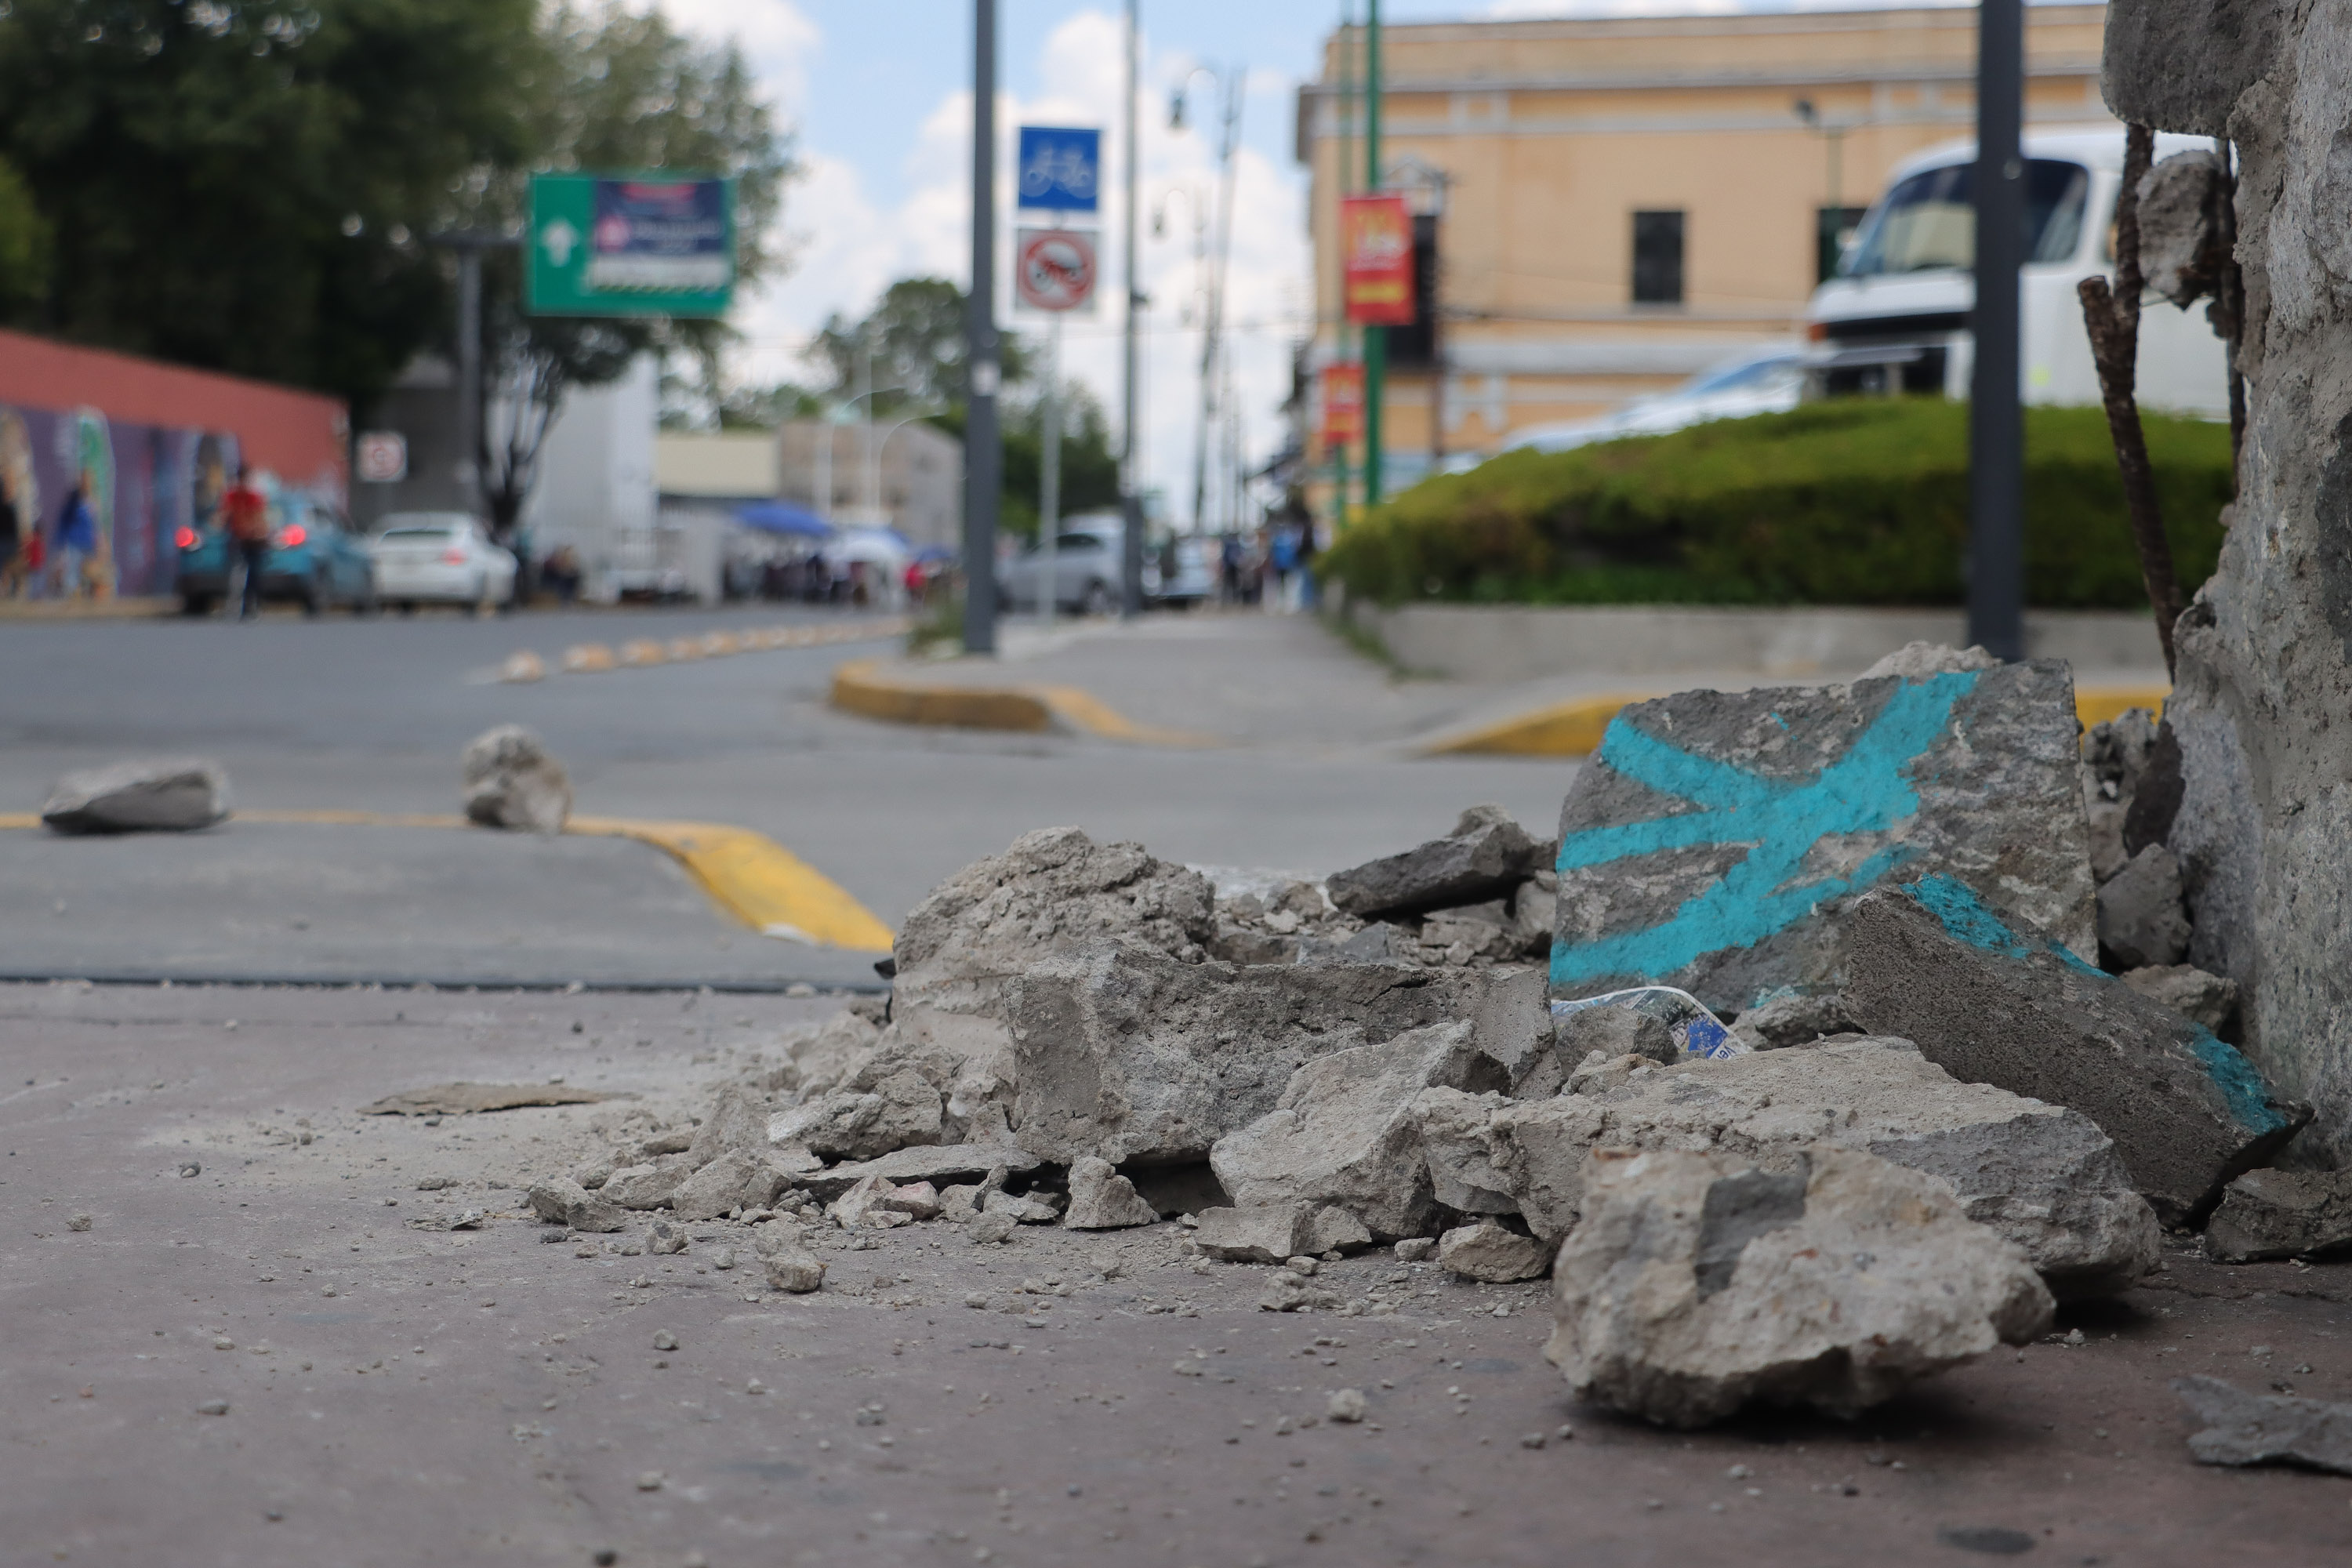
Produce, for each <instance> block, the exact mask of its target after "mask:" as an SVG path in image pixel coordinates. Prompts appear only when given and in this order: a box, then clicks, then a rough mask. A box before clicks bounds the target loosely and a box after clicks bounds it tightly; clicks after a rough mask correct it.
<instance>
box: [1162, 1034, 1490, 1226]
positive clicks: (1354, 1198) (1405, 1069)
mask: <svg viewBox="0 0 2352 1568" xmlns="http://www.w3.org/2000/svg"><path fill="white" fill-rule="evenodd" d="M1472 1033H1473V1031H1472V1028H1471V1026H1470V1024H1469V1023H1468V1022H1466V1021H1465V1022H1463V1023H1459V1024H1441V1025H1432V1026H1429V1027H1427V1028H1422V1029H1413V1030H1410V1031H1408V1032H1406V1033H1404V1034H1402V1035H1398V1036H1397V1037H1394V1038H1392V1039H1390V1040H1387V1041H1384V1042H1382V1043H1381V1044H1380V1045H1377V1046H1357V1047H1351V1048H1349V1049H1347V1050H1342V1051H1334V1052H1333V1053H1331V1054H1330V1055H1328V1056H1326V1057H1321V1058H1317V1059H1316V1060H1314V1061H1311V1062H1308V1063H1307V1064H1306V1065H1305V1066H1303V1067H1301V1068H1299V1069H1298V1070H1297V1072H1295V1073H1293V1074H1292V1075H1291V1078H1290V1081H1289V1082H1288V1083H1287V1084H1286V1085H1285V1086H1284V1088H1283V1091H1282V1095H1281V1098H1280V1100H1278V1101H1277V1102H1276V1106H1275V1108H1274V1109H1273V1110H1269V1111H1267V1112H1266V1114H1265V1116H1263V1117H1261V1118H1259V1119H1258V1120H1257V1121H1253V1122H1251V1123H1250V1124H1249V1125H1248V1126H1246V1127H1244V1128H1241V1129H1239V1130H1237V1131H1233V1132H1229V1133H1227V1134H1226V1135H1225V1136H1224V1137H1223V1138H1221V1139H1219V1140H1218V1141H1217V1143H1216V1145H1215V1147H1214V1148H1213V1149H1211V1150H1210V1151H1209V1164H1210V1167H1211V1168H1212V1169H1213V1170H1214V1171H1215V1172H1216V1173H1217V1180H1218V1182H1219V1183H1220V1184H1222V1185H1223V1187H1224V1189H1225V1191H1227V1192H1229V1193H1231V1194H1233V1195H1234V1203H1235V1204H1236V1205H1240V1206H1241V1207H1242V1208H1244V1209H1250V1208H1265V1207H1271V1206H1274V1205H1281V1204H1288V1203H1294V1202H1297V1203H1307V1204H1336V1205H1339V1207H1341V1208H1344V1209H1346V1210H1347V1211H1348V1212H1349V1213H1350V1214H1352V1215H1355V1216H1356V1217H1357V1218H1358V1219H1360V1220H1361V1221H1362V1222H1363V1223H1364V1225H1365V1226H1366V1227H1367V1228H1369V1229H1370V1231H1371V1233H1372V1235H1373V1236H1374V1237H1381V1238H1382V1239H1390V1238H1393V1237H1400V1236H1418V1235H1420V1234H1421V1233H1422V1230H1423V1227H1424V1226H1426V1225H1427V1223H1428V1221H1429V1218H1430V1214H1431V1205H1432V1203H1433V1198H1432V1195H1431V1184H1430V1177H1429V1171H1428V1167H1427V1164H1426V1163H1425V1162H1424V1161H1423V1157H1422V1150H1421V1138H1420V1132H1419V1128H1418V1126H1417V1124H1416V1122H1415V1120H1414V1116H1413V1100H1414V1099H1415V1097H1417V1096H1418V1095H1419V1094H1420V1093H1421V1091H1422V1090H1423V1089H1430V1088H1435V1087H1444V1088H1448V1089H1476V1088H1485V1087H1487V1086H1488V1085H1491V1084H1494V1083H1496V1082H1497V1081H1499V1079H1500V1076H1501V1075H1500V1074H1499V1073H1498V1072H1497V1071H1496V1066H1495V1064H1494V1063H1493V1062H1492V1061H1491V1060H1490V1059H1488V1058H1486V1057H1484V1056H1482V1055H1480V1054H1479V1052H1478V1051H1477V1049H1476V1047H1475V1045H1474V1044H1473V1042H1472ZM1482 1080H1483V1081H1482ZM1284 1256H1286V1257H1287V1256H1288V1254H1285V1255H1284Z"/></svg>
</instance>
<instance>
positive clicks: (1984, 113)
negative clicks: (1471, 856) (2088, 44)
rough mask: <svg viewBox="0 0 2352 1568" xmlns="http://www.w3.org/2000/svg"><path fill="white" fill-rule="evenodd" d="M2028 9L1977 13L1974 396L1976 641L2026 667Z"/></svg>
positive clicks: (1990, 3)
mask: <svg viewBox="0 0 2352 1568" xmlns="http://www.w3.org/2000/svg"><path fill="white" fill-rule="evenodd" d="M2024 90H2025V18H2024V12H2023V8H2022V5H2021V0H1981V3H1980V4H1979V6H1978V10H1977V163H1976V169H1975V172H1974V174H1973V178H1972V182H1971V183H1972V184H1974V186H1975V196H1976V209H1977V213H1976V216H1977V233H1976V309H1975V310H1974V312H1973V313H1972V315H1971V318H1970V329H1971V331H1972V334H1973V336H1974V339H1975V348H1976V363H1975V366H1974V374H1973V376H1972V378H1971V380H1970V382H1969V641H1970V642H1973V643H1976V644H1979V645H1980V646H1981V647H1983V648H1984V649H1985V650H1986V651H1987V652H1988V653H1991V654H1994V655H1997V656H1998V657H2000V658H2024V657H2025V611H2024V605H2023V600H2024V577H2025V569H2024V562H2025V420H2024V415H2023V412H2022V411H2021V409H2020V408H2019V406H2018V289H2017V272H2018V268H2020V267H2021V266H2022V265H2023V264H2024V261H2025V163H2024V159H2023V156H2022V153H2021V147H2020V126H2021V121H2022V118H2023V99H2024Z"/></svg>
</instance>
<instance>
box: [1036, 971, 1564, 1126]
mask: <svg viewBox="0 0 2352 1568" xmlns="http://www.w3.org/2000/svg"><path fill="white" fill-rule="evenodd" d="M1510 979H1511V977H1510V976H1509V975H1507V973H1505V972H1503V971H1499V970H1465V971H1452V970H1449V971H1441V972H1429V971H1406V970H1399V969H1396V968H1392V967H1389V966H1386V965H1354V964H1301V965H1297V966H1296V967H1287V968H1265V967H1258V966H1251V967H1245V968H1237V967H1235V966H1234V965H1231V964H1223V963H1181V962H1179V961H1177V960H1174V959H1171V958H1167V957H1164V956H1161V955H1160V954H1157V953H1152V952H1145V951H1142V950H1139V949H1137V948H1133V947H1128V946H1115V947H1109V948H1104V949H1098V950H1096V951H1093V952H1082V953H1076V954H1065V955H1062V956H1058V957H1055V958H1053V959H1050V960H1047V961H1046V962H1045V963H1040V964H1039V965H1037V966H1036V967H1035V968H1034V969H1033V970H1031V971H1030V972H1028V973H1024V974H1021V975H1018V976H1016V977H1014V978H1013V980H1012V981H1010V982H1009V983H1008V984H1007V985H1006V988H1005V996H1006V1009H1007V1016H1008V1018H1009V1020H1010V1023H1011V1027H1012V1034H1013V1060H1014V1063H1015V1068H1014V1073H1013V1077H1014V1079H1015V1081H1016V1083H1017V1086H1018V1087H1017V1089H1015V1091H1014V1096H1013V1117H1012V1123H1013V1127H1014V1128H1016V1129H1017V1130H1018V1136H1019V1138H1020V1141H1021V1145H1022V1147H1023V1148H1024V1149H1027V1150H1028V1151H1029V1152H1031V1153H1033V1154H1037V1155H1040V1156H1042V1157H1043V1158H1045V1159H1047V1160H1051V1161H1054V1162H1055V1163H1071V1162H1074V1161H1076V1160H1077V1159H1079V1158H1081V1157H1082V1156H1085V1155H1087V1154H1092V1155H1095V1156H1096V1157H1097V1158H1098V1159H1104V1160H1108V1161H1109V1162H1110V1163H1112V1164H1114V1165H1119V1166H1131V1165H1135V1164H1176V1163H1189V1162H1192V1161H1198V1160H1202V1159H1204V1158H1206V1157H1207V1155H1208V1153H1209V1150H1210V1147H1211V1146H1212V1145H1213V1144H1214V1143H1215V1142H1217V1140H1218V1139H1220V1138H1222V1137H1223V1136H1224V1135H1225V1134H1226V1133H1228V1132H1232V1131H1236V1130H1238V1129H1240V1128H1242V1127H1245V1126H1247V1125H1248V1124H1249V1123H1251V1122H1253V1121H1256V1120H1257V1119H1258V1118H1259V1117H1261V1116H1264V1115H1265V1113H1266V1112H1268V1111H1270V1110H1274V1109H1275V1106H1276V1102H1277V1101H1279V1100H1280V1099H1281V1097H1282V1093H1283V1090H1284V1088H1285V1087H1286V1085H1287V1084H1288V1083H1289V1081H1290V1079H1291V1075H1292V1074H1293V1073H1295V1072H1297V1070H1298V1069H1299V1068H1301V1067H1302V1066H1304V1065H1306V1064H1307V1062H1308V1061H1311V1060H1313V1059H1315V1058H1318V1057H1324V1056H1328V1055H1330V1054H1332V1053H1333V1052H1335V1051H1339V1050H1344V1049H1348V1048H1349V1047H1356V1046H1363V1045H1378V1044H1380V1043H1381V1042H1383V1041H1386V1040H1389V1039H1392V1038H1394V1037H1396V1036H1397V1035H1399V1034H1402V1033H1404V1032H1405V1031H1407V1030H1411V1029H1417V1028H1421V1027H1423V1026H1427V1025H1430V1024H1434V1023H1438V1022H1441V1021H1450V1020H1452V1019H1454V1018H1460V1017H1471V1018H1475V1017H1478V1016H1480V1015H1481V1010H1482V1008H1483V1006H1484V1005H1485V1001H1486V998H1487V997H1488V996H1489V995H1490V994H1491V993H1492V990H1493V988H1495V987H1497V986H1502V985H1507V984H1509V983H1510ZM1511 1016H1515V1017H1516V1016H1517V1014H1516V1013H1513V1014H1512V1015H1511ZM1497 1048H1498V1049H1500V1048H1507V1049H1509V1050H1511V1051H1514V1052H1523V1051H1525V1050H1526V1049H1527V1048H1528V1047H1526V1046H1525V1043H1524V1042H1519V1041H1517V1040H1516V1037H1515V1038H1514V1041H1513V1043H1512V1044H1511V1045H1509V1046H1508V1047H1503V1046H1499V1045H1498V1047H1497ZM1515 1059H1528V1058H1515Z"/></svg>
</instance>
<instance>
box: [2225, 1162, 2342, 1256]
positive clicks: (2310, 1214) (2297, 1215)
mask: <svg viewBox="0 0 2352 1568" xmlns="http://www.w3.org/2000/svg"><path fill="white" fill-rule="evenodd" d="M2347 1251H2352V1171H2248V1172H2247V1173H2245V1174H2244V1175H2242V1176H2240V1177H2239V1178H2238V1179H2237V1180H2236V1181H2234V1182H2231V1184H2230V1185H2229V1187H2228V1189H2227V1190H2225V1191H2224V1192H2223V1193H2222V1194H2221V1207H2220V1208H2218V1209H2215V1210H2214V1211H2213V1218H2212V1220H2211V1222H2210V1224H2208V1225H2207V1226H2206V1227H2205V1256H2207V1257H2208V1258H2214V1259H2216V1260H2217V1261H2220V1262H2222V1263H2259V1262H2262V1261H2263V1260H2264V1259H2266V1258H2326V1257H2330V1256H2336V1255H2340V1254H2342V1253H2345V1252H2347Z"/></svg>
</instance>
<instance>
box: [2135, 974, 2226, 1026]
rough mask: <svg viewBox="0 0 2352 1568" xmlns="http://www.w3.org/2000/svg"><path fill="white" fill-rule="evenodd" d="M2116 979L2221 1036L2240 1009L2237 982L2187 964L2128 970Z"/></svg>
mask: <svg viewBox="0 0 2352 1568" xmlns="http://www.w3.org/2000/svg"><path fill="white" fill-rule="evenodd" d="M2117 978H2119V979H2121V980H2122V981H2123V983H2124V984H2126V985H2128V986H2130V987H2131V988H2132V989H2133V990H2135V991H2137V992H2138V993H2139V994H2141V995H2143V996H2145V997H2147V999H2148V1000H2149V1001H2151V1002H2154V1003H2157V1004H2158V1005H2162V1006H2166V1007H2169V1008H2171V1009H2172V1010H2173V1011H2174V1012H2176V1013H2178V1014H2179V1015H2180V1016H2182V1017H2184V1018H2187V1019H2189V1020H2190V1021H2191V1022H2193V1023H2198V1024H2201V1025H2203V1026H2205V1027H2206V1028H2209V1029H2210V1030H2212V1031H2213V1032H2214V1033H2215V1034H2217V1035H2218V1034H2220V1033H2221V1030H2222V1029H2223V1028H2224V1027H2225V1026H2227V1025H2228V1024H2229V1022H2230V1019H2231V1016H2232V1015H2234V1014H2235V1013H2236V1012H2237V1010H2238V983H2237V982H2236V981H2234V980H2225V979H2223V978H2222V977H2221V976H2220V975H2218V974H2208V973H2205V971H2203V970H2201V969H2198V968H2195V967H2193V966H2191V965H2189V964H2186V963H2176V964H2172V965H2169V966H2168V967H2163V968H2156V969H2127V970H2126V971H2124V973H2122V974H2121V975H2119V976H2118V977H2117Z"/></svg>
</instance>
